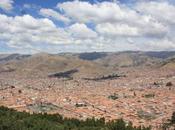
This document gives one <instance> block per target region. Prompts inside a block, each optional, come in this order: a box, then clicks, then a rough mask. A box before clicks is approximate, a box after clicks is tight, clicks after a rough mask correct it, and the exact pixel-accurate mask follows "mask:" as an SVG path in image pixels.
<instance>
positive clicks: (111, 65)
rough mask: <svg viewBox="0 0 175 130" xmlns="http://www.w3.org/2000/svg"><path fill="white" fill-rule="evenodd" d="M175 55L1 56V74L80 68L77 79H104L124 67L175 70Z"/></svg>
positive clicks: (170, 53) (135, 52)
mask: <svg viewBox="0 0 175 130" xmlns="http://www.w3.org/2000/svg"><path fill="white" fill-rule="evenodd" d="M173 58H175V52H140V51H125V52H116V53H112V52H92V53H64V54H47V53H38V54H34V55H22V54H11V55H10V54H9V55H5V54H3V55H0V72H14V73H17V74H19V75H28V76H30V75H31V76H33V75H40V76H47V75H48V74H52V73H53V74H54V73H60V72H62V73H64V72H67V71H68V72H69V71H70V70H72V69H77V72H76V73H74V74H73V76H74V77H82V76H84V77H88V76H94V77H95V76H102V75H107V74H112V73H115V72H117V70H118V69H119V68H125V67H155V68H156V67H160V66H161V65H162V66H164V67H165V66H166V67H169V66H170V67H171V68H172V67H174V64H175V62H174V60H173Z"/></svg>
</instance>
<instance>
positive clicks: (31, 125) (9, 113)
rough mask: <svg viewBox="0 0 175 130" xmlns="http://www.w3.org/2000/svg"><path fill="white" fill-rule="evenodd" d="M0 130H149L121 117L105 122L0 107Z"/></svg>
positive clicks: (102, 120) (149, 129)
mask: <svg viewBox="0 0 175 130" xmlns="http://www.w3.org/2000/svg"><path fill="white" fill-rule="evenodd" d="M0 130H151V128H145V127H133V126H132V123H128V124H127V123H125V122H124V121H123V120H122V119H119V120H114V121H111V122H107V123H105V120H104V118H101V119H94V118H92V119H86V120H85V121H82V120H78V119H73V118H72V119H69V118H63V117H62V116H61V115H59V114H54V115H49V114H29V113H26V112H17V111H15V110H13V109H8V108H5V107H0Z"/></svg>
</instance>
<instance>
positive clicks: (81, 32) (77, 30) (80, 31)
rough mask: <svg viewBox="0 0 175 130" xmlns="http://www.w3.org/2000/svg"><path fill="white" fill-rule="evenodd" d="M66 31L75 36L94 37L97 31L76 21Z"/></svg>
mask: <svg viewBox="0 0 175 130" xmlns="http://www.w3.org/2000/svg"><path fill="white" fill-rule="evenodd" d="M68 31H69V32H70V33H71V35H72V36H73V37H75V38H81V39H82V38H96V37H97V33H96V32H94V31H93V30H91V29H90V28H88V27H87V26H86V25H85V24H80V23H76V24H73V25H71V26H70V27H69V29H68Z"/></svg>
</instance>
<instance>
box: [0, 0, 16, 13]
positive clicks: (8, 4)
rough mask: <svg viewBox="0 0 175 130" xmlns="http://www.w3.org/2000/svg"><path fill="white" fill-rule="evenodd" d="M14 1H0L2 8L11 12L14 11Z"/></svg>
mask: <svg viewBox="0 0 175 130" xmlns="http://www.w3.org/2000/svg"><path fill="white" fill-rule="evenodd" d="M13 3H14V2H13V0H0V8H1V9H3V10H5V11H10V10H12V9H13Z"/></svg>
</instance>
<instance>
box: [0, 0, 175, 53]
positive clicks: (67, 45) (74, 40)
mask: <svg viewBox="0 0 175 130" xmlns="http://www.w3.org/2000/svg"><path fill="white" fill-rule="evenodd" d="M26 8H27V7H26ZM57 8H59V10H61V12H62V13H63V14H62V13H59V12H57V11H55V10H53V9H46V8H42V9H40V12H39V13H40V14H41V15H43V16H44V17H46V18H34V17H32V16H30V15H24V16H15V17H9V16H6V15H2V14H0V21H1V24H0V42H4V43H6V44H7V45H8V46H9V47H12V48H17V49H20V50H30V52H33V51H35V52H36V51H49V52H57V51H59V50H60V51H73V52H77V51H122V50H173V49H174V50H175V38H174V35H175V24H174V23H175V21H174V19H173V18H174V17H175V16H174V13H173V12H175V11H174V8H175V6H174V5H172V4H170V3H168V2H160V1H152V2H150V1H145V0H144V1H141V0H140V1H139V2H137V3H136V5H132V7H131V6H130V7H128V6H127V5H124V4H121V3H119V2H101V3H100V2H99V3H98V2H97V3H95V4H91V3H88V2H83V1H78V0H77V1H71V2H70V1H69V2H63V3H61V4H58V5H57ZM164 14H165V15H164ZM49 18H51V19H56V20H58V21H63V22H64V23H69V24H65V25H64V26H63V27H61V25H56V23H57V22H56V23H54V22H53V21H52V20H51V19H49Z"/></svg>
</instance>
